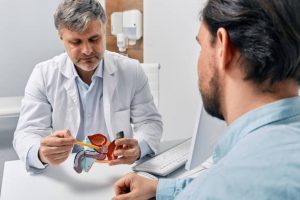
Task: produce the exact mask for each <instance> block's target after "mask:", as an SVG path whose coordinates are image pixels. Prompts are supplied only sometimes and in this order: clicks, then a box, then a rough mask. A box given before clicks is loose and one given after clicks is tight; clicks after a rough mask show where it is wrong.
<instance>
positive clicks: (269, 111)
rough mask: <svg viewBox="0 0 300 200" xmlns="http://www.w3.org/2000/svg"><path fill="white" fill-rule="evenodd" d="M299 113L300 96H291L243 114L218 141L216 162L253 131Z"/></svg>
mask: <svg viewBox="0 0 300 200" xmlns="http://www.w3.org/2000/svg"><path fill="white" fill-rule="evenodd" d="M299 114H300V97H291V98H286V99H282V100H278V101H275V102H273V103H269V104H267V105H264V106H262V107H259V108H256V109H255V110H252V111H250V112H248V113H246V114H244V115H242V116H241V117H239V118H238V119H237V120H235V121H234V122H233V123H232V124H231V125H230V126H229V128H228V129H227V131H225V133H224V134H223V135H222V137H221V139H220V140H219V142H218V143H217V145H216V147H215V149H214V153H213V161H214V164H216V163H218V162H219V161H220V160H221V159H222V158H223V157H224V156H226V154H227V153H228V152H229V151H230V150H231V149H232V148H233V146H235V145H236V143H238V142H239V141H240V140H241V139H243V138H244V137H246V136H247V135H248V134H251V132H252V131H254V130H256V129H258V128H260V127H263V126H265V125H267V124H271V123H273V122H276V121H279V120H284V119H287V118H290V117H293V116H296V115H299Z"/></svg>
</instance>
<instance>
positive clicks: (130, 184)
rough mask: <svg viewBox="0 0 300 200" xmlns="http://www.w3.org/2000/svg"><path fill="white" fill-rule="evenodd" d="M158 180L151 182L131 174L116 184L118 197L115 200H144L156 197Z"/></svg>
mask: <svg viewBox="0 0 300 200" xmlns="http://www.w3.org/2000/svg"><path fill="white" fill-rule="evenodd" d="M157 184H158V180H150V179H148V178H144V177H142V176H139V175H137V174H135V173H129V174H127V175H125V176H124V177H122V178H120V179H119V180H118V181H117V182H116V183H115V193H116V196H115V197H113V200H125V199H126V200H130V199H134V200H144V199H150V198H152V197H154V196H155V194H156V188H157Z"/></svg>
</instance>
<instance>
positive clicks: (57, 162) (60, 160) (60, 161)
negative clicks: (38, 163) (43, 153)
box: [49, 157, 68, 165]
mask: <svg viewBox="0 0 300 200" xmlns="http://www.w3.org/2000/svg"><path fill="white" fill-rule="evenodd" d="M67 158H68V157H66V158H61V159H57V160H51V162H49V164H50V165H59V164H61V163H62V162H64V161H65V160H67Z"/></svg>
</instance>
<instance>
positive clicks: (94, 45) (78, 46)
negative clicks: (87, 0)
mask: <svg viewBox="0 0 300 200" xmlns="http://www.w3.org/2000/svg"><path fill="white" fill-rule="evenodd" d="M102 28H104V27H102V23H101V21H100V20H93V21H91V22H89V23H88V25H87V28H86V29H85V31H83V32H75V31H71V30H69V29H67V28H62V29H61V30H59V35H60V39H61V40H62V42H63V44H64V46H65V49H66V51H67V54H68V55H69V57H70V58H71V60H72V62H73V63H74V64H75V65H76V66H77V67H78V68H80V69H81V70H83V71H93V70H95V69H96V68H97V66H98V64H99V62H100V60H101V59H102V58H103V54H104V50H105V48H104V41H105V39H104V37H105V34H104V33H103V32H104V31H103V29H102Z"/></svg>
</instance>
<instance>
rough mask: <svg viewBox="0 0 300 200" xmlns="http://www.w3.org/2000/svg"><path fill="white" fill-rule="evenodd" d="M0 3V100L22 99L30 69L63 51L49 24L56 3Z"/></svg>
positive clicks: (53, 0) (29, 0) (48, 0)
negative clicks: (10, 97) (5, 97)
mask: <svg viewBox="0 0 300 200" xmlns="http://www.w3.org/2000/svg"><path fill="white" fill-rule="evenodd" d="M0 2H1V6H0V24H1V26H0V44H1V45H0V60H1V61H0V71H1V73H0V97H2V96H16V95H23V93H24V87H25V84H26V83H27V80H28V77H29V75H30V73H31V71H32V69H33V67H34V66H35V65H36V64H37V63H38V62H41V61H44V60H46V59H49V58H51V57H52V56H54V55H56V54H58V53H60V52H62V51H63V47H62V45H61V44H60V42H59V40H58V38H57V34H56V30H55V28H54V23H53V13H54V10H55V8H56V6H57V5H58V2H59V0H43V1H41V0H26V1H11V0H1V1H0Z"/></svg>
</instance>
